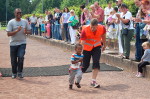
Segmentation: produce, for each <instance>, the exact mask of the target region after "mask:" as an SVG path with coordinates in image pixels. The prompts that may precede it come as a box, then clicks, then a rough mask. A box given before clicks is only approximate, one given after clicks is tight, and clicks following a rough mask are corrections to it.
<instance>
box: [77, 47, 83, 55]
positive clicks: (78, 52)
mask: <svg viewBox="0 0 150 99" xmlns="http://www.w3.org/2000/svg"><path fill="white" fill-rule="evenodd" d="M76 53H77V54H81V53H82V46H78V47H77V48H76Z"/></svg>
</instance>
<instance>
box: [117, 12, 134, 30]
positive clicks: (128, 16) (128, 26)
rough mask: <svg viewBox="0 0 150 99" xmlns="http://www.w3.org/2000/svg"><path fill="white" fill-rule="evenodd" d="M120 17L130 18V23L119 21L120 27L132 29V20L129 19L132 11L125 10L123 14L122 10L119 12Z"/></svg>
mask: <svg viewBox="0 0 150 99" xmlns="http://www.w3.org/2000/svg"><path fill="white" fill-rule="evenodd" d="M120 17H121V18H125V19H129V20H130V25H125V24H123V23H122V22H121V24H122V28H129V29H134V27H133V22H132V20H131V19H132V13H131V12H129V11H127V13H126V14H124V15H123V12H122V13H121V14H120Z"/></svg>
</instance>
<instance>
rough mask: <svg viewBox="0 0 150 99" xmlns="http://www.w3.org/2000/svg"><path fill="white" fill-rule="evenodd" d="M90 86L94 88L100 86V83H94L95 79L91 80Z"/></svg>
mask: <svg viewBox="0 0 150 99" xmlns="http://www.w3.org/2000/svg"><path fill="white" fill-rule="evenodd" d="M91 86H92V87H94V88H100V85H99V84H97V83H96V81H93V82H92V83H91Z"/></svg>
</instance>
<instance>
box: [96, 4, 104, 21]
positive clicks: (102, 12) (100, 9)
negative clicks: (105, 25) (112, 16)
mask: <svg viewBox="0 0 150 99" xmlns="http://www.w3.org/2000/svg"><path fill="white" fill-rule="evenodd" d="M95 14H96V15H100V17H99V19H98V22H103V20H104V10H103V9H102V8H101V7H98V8H97V9H96V11H95Z"/></svg>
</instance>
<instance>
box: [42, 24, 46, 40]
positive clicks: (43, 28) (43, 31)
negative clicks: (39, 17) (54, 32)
mask: <svg viewBox="0 0 150 99" xmlns="http://www.w3.org/2000/svg"><path fill="white" fill-rule="evenodd" d="M41 32H42V36H43V37H44V38H46V28H45V21H42V24H41Z"/></svg>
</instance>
